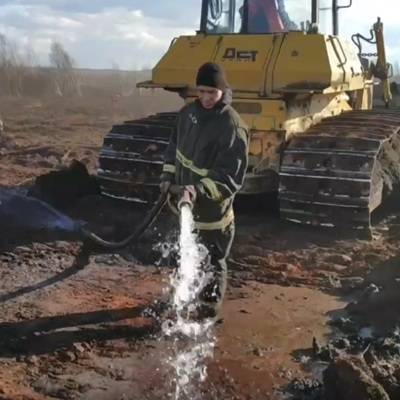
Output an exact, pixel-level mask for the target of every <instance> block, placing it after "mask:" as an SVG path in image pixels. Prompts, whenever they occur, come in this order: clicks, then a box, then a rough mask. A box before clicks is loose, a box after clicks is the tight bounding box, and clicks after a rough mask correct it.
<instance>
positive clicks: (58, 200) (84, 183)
mask: <svg viewBox="0 0 400 400" xmlns="http://www.w3.org/2000/svg"><path fill="white" fill-rule="evenodd" d="M100 192H101V191H100V187H99V185H98V183H97V181H96V178H95V177H93V176H90V175H89V172H88V170H87V168H86V166H85V165H84V164H82V163H81V162H79V161H77V160H73V161H72V163H71V164H70V166H69V167H67V168H64V169H61V170H58V171H51V172H49V173H48V174H45V175H41V176H39V177H38V178H36V180H35V183H34V185H33V187H32V188H30V189H29V191H28V195H29V196H32V197H35V198H37V199H40V200H42V201H45V202H46V203H48V204H50V205H52V206H53V207H56V208H57V209H60V210H65V209H67V208H68V207H71V205H73V204H74V203H75V202H76V201H78V200H79V199H80V198H83V197H86V196H90V195H98V194H100Z"/></svg>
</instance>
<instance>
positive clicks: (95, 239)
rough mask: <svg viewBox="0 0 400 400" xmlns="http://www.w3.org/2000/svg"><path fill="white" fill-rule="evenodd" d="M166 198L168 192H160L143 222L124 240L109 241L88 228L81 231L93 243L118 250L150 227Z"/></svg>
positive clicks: (136, 238)
mask: <svg viewBox="0 0 400 400" xmlns="http://www.w3.org/2000/svg"><path fill="white" fill-rule="evenodd" d="M167 198H168V192H167V191H165V192H162V193H161V194H160V196H159V198H158V200H157V202H156V203H155V204H154V206H153V208H152V209H151V210H150V211H149V212H148V214H147V215H146V217H145V219H144V220H143V222H142V223H141V224H140V225H138V226H137V227H136V229H135V230H134V231H133V232H132V234H130V235H129V236H128V237H127V238H125V239H124V240H121V241H120V242H110V241H108V240H104V239H102V238H101V237H99V236H97V235H96V234H95V233H93V232H91V231H89V230H88V229H86V228H84V227H81V228H80V230H81V233H82V234H83V236H84V237H85V238H86V239H89V240H90V241H92V242H94V243H95V244H97V245H99V246H101V247H104V248H106V249H113V250H118V249H123V248H124V247H126V246H128V245H129V244H130V243H132V242H134V241H136V240H138V239H139V238H140V237H141V236H142V235H143V233H144V232H145V231H146V229H147V228H148V227H150V226H151V225H152V224H153V222H154V221H155V220H156V219H157V217H158V215H159V214H160V212H161V210H162V209H163V207H164V206H165V203H166V202H167Z"/></svg>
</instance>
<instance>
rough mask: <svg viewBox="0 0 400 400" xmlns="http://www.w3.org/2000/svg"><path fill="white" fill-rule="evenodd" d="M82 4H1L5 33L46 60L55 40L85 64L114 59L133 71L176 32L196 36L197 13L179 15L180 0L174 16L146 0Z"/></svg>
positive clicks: (100, 65) (155, 56)
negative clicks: (164, 12) (194, 34)
mask: <svg viewBox="0 0 400 400" xmlns="http://www.w3.org/2000/svg"><path fill="white" fill-rule="evenodd" d="M186 1H187V3H190V2H191V1H192V2H193V0H186ZM78 3H80V5H81V6H80V7H78V5H79V4H78ZM83 3H86V2H82V1H80V2H78V1H68V2H67V1H61V0H54V1H53V0H52V1H50V0H49V1H45V0H37V1H35V0H25V1H22V0H17V1H13V2H12V3H11V2H10V3H8V4H5V5H2V6H0V26H2V33H4V34H6V35H7V36H8V37H10V38H12V39H14V40H16V41H17V42H18V43H19V44H21V45H23V46H25V45H28V44H29V45H30V46H31V47H32V48H33V50H34V51H35V52H36V53H37V54H38V57H39V59H40V61H41V62H42V63H46V62H47V55H48V51H49V46H50V43H51V42H52V41H53V40H56V41H59V42H61V43H63V45H64V46H65V48H66V50H67V51H68V52H70V54H71V55H72V56H73V57H74V58H75V59H76V60H77V61H78V65H80V66H82V67H92V68H93V67H94V68H109V67H110V66H111V65H112V64H113V63H116V64H118V65H119V66H120V67H121V68H126V69H131V68H133V67H135V68H142V67H146V66H147V67H148V66H151V65H154V63H155V62H156V61H157V60H158V59H159V58H160V56H161V55H162V54H163V53H164V52H165V51H166V49H167V48H168V46H169V44H170V41H171V40H172V39H173V38H174V37H175V36H179V35H181V34H192V33H193V32H194V31H195V29H196V28H197V26H196V23H197V19H198V17H197V14H195V13H193V12H192V13H189V16H183V14H182V13H178V11H177V6H178V2H177V1H172V6H173V7H172V9H169V10H168V12H167V11H166V14H168V13H173V12H175V17H174V18H173V17H172V15H171V17H170V18H167V17H166V16H163V15H162V10H160V7H158V8H157V9H156V10H155V9H153V8H154V7H153V6H150V7H149V6H146V2H144V1H131V2H130V6H129V7H125V5H126V4H127V3H128V1H123V0H119V1H118V0H117V1H115V0H114V1H113V2H112V6H110V1H104V0H91V2H90V3H91V7H85V6H83V7H82V4H83ZM88 3H89V2H88ZM151 3H152V2H151ZM164 3H166V2H164ZM135 4H136V5H137V6H140V5H142V6H143V8H135V7H134V5H135ZM162 8H163V7H161V9H162ZM153 11H154V12H153ZM192 11H193V10H192ZM190 14H191V15H192V16H191V17H190Z"/></svg>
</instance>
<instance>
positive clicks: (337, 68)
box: [98, 0, 400, 228]
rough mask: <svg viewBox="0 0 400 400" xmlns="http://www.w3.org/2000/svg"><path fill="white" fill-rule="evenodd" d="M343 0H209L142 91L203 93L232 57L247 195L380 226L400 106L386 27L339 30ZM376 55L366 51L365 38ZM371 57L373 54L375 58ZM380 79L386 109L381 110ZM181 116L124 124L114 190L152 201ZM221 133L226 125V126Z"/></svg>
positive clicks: (112, 166)
mask: <svg viewBox="0 0 400 400" xmlns="http://www.w3.org/2000/svg"><path fill="white" fill-rule="evenodd" d="M351 6H352V1H351V0H350V1H349V2H348V4H344V5H343V4H339V3H338V0H325V1H324V0H320V1H319V0H203V1H202V9H201V22H200V28H199V30H198V31H197V32H196V33H195V34H194V35H192V36H181V37H178V38H175V39H174V40H173V41H172V43H171V45H170V47H169V49H168V51H167V52H166V54H165V55H164V56H163V57H162V58H161V60H160V61H159V62H158V64H157V65H156V66H155V68H154V69H153V71H152V79H151V80H150V81H146V82H142V83H139V84H138V87H140V88H148V89H153V88H163V89H165V90H168V91H172V92H176V93H177V94H179V96H181V97H182V98H183V99H184V101H185V102H190V101H192V100H193V99H194V98H195V96H196V87H195V76H196V72H197V69H198V67H199V66H200V65H201V64H203V63H204V62H207V61H213V62H216V63H218V64H220V65H221V66H222V67H223V68H224V70H225V71H226V74H227V77H228V82H229V83H230V85H231V89H232V90H233V96H234V100H233V104H232V105H233V107H234V108H235V109H236V110H237V111H238V112H239V113H240V115H241V116H242V118H243V119H244V120H245V121H246V123H247V124H248V126H249V127H250V128H251V133H250V138H249V140H250V150H249V166H248V170H247V174H246V179H245V183H244V186H243V188H242V190H241V194H242V195H243V196H250V195H255V194H263V193H278V199H279V207H280V214H281V216H282V217H283V218H285V219H288V220H292V221H295V222H300V223H305V224H316V225H324V226H336V225H347V226H349V225H350V226H352V227H356V228H358V227H369V226H370V223H371V213H372V212H373V210H375V209H376V208H377V207H378V206H379V205H380V204H381V203H382V200H383V198H384V197H385V196H387V195H388V194H389V193H390V192H391V191H392V189H393V187H394V186H395V185H396V184H397V183H398V181H399V179H400V160H399V156H400V138H399V129H400V114H399V113H398V112H394V111H391V110H390V108H388V107H389V105H390V101H391V94H390V85H389V78H390V65H389V64H388V63H387V62H386V54H385V45H384V39H383V25H382V23H381V21H380V20H379V19H378V21H377V22H376V23H375V24H374V25H373V28H372V29H371V32H370V33H371V37H369V38H368V37H364V36H362V35H361V34H355V35H353V37H352V39H353V42H354V44H352V43H351V42H349V41H346V40H345V39H343V38H341V37H340V36H339V35H338V30H339V13H340V10H341V9H342V8H348V7H351ZM364 41H366V42H369V43H370V44H373V45H374V51H376V52H374V53H368V54H364V53H363V52H362V44H363V42H364ZM368 56H372V57H373V59H374V62H372V61H371V60H370V59H369V58H368ZM376 78H379V79H380V81H381V84H382V86H383V101H384V104H385V105H386V108H385V107H384V106H382V107H381V108H379V109H377V110H373V89H374V85H375V84H376ZM176 118H177V113H159V114H157V115H152V116H149V117H146V118H143V119H139V120H134V121H126V122H124V123H122V124H119V125H115V126H113V128H112V129H111V132H110V133H109V134H107V135H106V137H105V139H104V145H103V148H102V150H101V154H100V160H99V170H98V178H99V181H100V184H101V188H102V192H103V193H104V194H106V195H109V196H113V197H117V198H123V199H126V200H133V201H145V202H152V201H154V199H155V196H157V194H158V184H159V176H160V174H161V170H162V165H163V152H164V150H165V148H166V146H167V144H168V139H169V137H170V135H171V132H172V131H173V129H174V128H175V123H176ZM217 134H218V132H216V135H217Z"/></svg>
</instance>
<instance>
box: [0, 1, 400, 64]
mask: <svg viewBox="0 0 400 400" xmlns="http://www.w3.org/2000/svg"><path fill="white" fill-rule="evenodd" d="M346 1H347V0H341V1H340V2H341V3H342V4H343V3H345V2H346ZM285 3H286V8H287V10H288V11H292V12H296V13H298V14H299V15H302V16H303V19H304V18H307V16H308V15H309V13H308V10H307V7H309V3H310V1H309V0H285ZM353 3H354V5H353V7H352V8H350V9H345V10H342V11H341V12H340V29H341V33H342V34H343V36H345V37H347V38H348V39H350V37H351V35H352V34H353V33H356V32H360V33H362V34H364V35H368V32H369V29H370V27H371V25H372V24H373V23H374V22H375V20H376V18H377V16H378V11H377V7H376V4H377V3H376V0H354V1H353ZM381 3H382V4H380V7H379V14H380V16H381V17H382V19H383V21H384V23H385V33H386V42H387V44H388V55H389V57H391V59H392V60H393V61H394V60H395V59H397V60H400V46H399V45H398V37H399V35H400V28H399V25H398V23H397V18H398V17H397V15H396V12H394V10H395V9H396V8H395V6H396V5H397V0H385V1H384V2H381ZM330 4H331V0H321V6H326V5H330ZM200 7H201V0H147V1H146V0H87V1H83V0H2V1H1V3H0V27H1V32H2V33H4V34H6V35H7V36H8V37H10V38H12V39H14V40H16V41H17V42H18V43H19V44H21V45H23V46H26V45H29V46H31V47H32V48H33V49H34V51H35V52H36V53H37V54H38V57H39V60H40V62H41V63H46V62H47V59H48V52H49V47H50V44H51V42H52V41H53V40H57V41H59V42H61V43H63V45H64V46H65V48H66V49H67V51H68V52H69V53H70V54H71V55H72V56H73V57H74V58H75V59H76V60H77V62H78V65H80V66H81V67H91V68H109V67H111V65H112V64H113V63H114V64H118V65H119V66H120V67H121V68H124V69H131V68H142V67H146V66H151V65H154V63H155V62H156V61H157V60H158V59H159V58H160V57H161V56H162V54H163V53H164V52H165V51H166V50H167V48H168V46H169V44H170V41H171V40H172V39H173V38H174V37H176V36H179V35H182V34H193V33H194V32H195V30H196V29H197V28H198V25H199V18H200ZM324 14H325V18H327V17H328V19H329V12H325V13H324ZM366 49H368V47H366ZM367 51H370V50H367Z"/></svg>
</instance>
